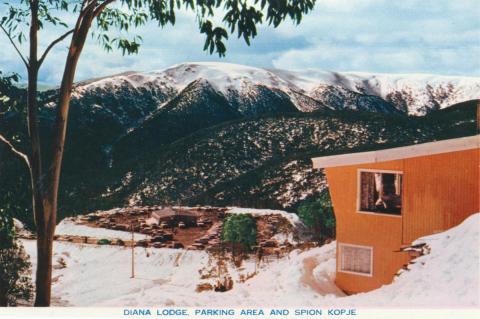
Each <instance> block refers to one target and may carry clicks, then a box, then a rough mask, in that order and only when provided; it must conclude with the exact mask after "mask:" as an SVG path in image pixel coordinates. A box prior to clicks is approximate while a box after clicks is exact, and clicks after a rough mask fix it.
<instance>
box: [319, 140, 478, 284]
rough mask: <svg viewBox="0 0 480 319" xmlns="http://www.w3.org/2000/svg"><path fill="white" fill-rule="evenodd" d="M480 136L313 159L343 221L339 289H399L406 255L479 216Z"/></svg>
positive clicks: (339, 240)
mask: <svg viewBox="0 0 480 319" xmlns="http://www.w3.org/2000/svg"><path fill="white" fill-rule="evenodd" d="M479 144H480V135H476V136H469V137H463V138H456V139H450V140H443V141H438V142H432V143H425V144H417V145H412V146H406V147H398V148H392V149H385V150H380V151H372V152H363V153H353V154H345V155H334V156H327V157H319V158H313V159H312V161H313V166H314V168H318V169H319V168H324V169H325V172H326V176H327V180H328V184H329V189H330V195H331V198H332V203H333V208H334V213H335V217H336V221H337V233H336V234H337V266H336V267H337V268H336V284H337V285H338V286H339V287H340V288H341V289H343V290H344V291H345V292H347V293H357V292H365V291H369V290H373V289H376V288H378V287H380V286H382V285H384V284H389V283H390V282H392V280H393V278H394V276H395V274H396V273H397V272H398V271H399V270H400V269H401V268H402V267H403V266H404V265H406V264H407V263H408V262H409V261H410V259H411V257H410V255H409V253H408V252H407V251H405V250H404V249H402V248H405V247H407V246H410V245H411V243H412V241H414V240H415V239H417V238H419V237H422V236H425V235H430V234H434V233H437V232H441V231H444V230H446V229H448V228H451V227H453V226H455V225H457V224H459V223H461V222H462V221H463V220H464V219H465V218H467V217H468V216H469V215H471V214H473V213H475V212H478V211H480V203H479V193H480V189H479V181H480V173H479V161H480V150H479Z"/></svg>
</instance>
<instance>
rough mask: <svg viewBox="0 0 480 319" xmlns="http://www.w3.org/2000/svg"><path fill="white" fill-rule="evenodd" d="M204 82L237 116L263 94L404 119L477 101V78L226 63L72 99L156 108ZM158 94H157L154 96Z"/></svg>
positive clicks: (121, 79) (90, 84)
mask: <svg viewBox="0 0 480 319" xmlns="http://www.w3.org/2000/svg"><path fill="white" fill-rule="evenodd" d="M198 80H205V81H207V82H208V83H209V84H210V85H212V87H213V88H214V89H216V90H217V91H218V92H219V93H221V94H222V95H224V96H225V97H226V98H227V100H228V101H229V102H230V103H231V104H232V105H234V106H237V109H239V110H240V111H242V110H243V112H242V113H249V112H253V113H255V112H254V111H252V110H251V109H249V108H248V106H249V105H250V106H251V107H254V106H255V104H256V103H255V102H258V101H259V100H262V98H263V95H264V94H265V91H273V92H274V93H276V94H278V95H285V96H286V97H288V98H289V99H290V100H291V102H293V104H294V105H295V106H296V107H297V109H298V110H300V111H303V112H308V111H312V110H316V109H319V108H322V107H327V108H331V109H345V108H347V109H358V110H370V111H384V112H392V108H391V106H394V107H395V108H396V109H397V110H400V111H402V112H404V113H408V114H410V115H424V114H426V113H427V112H428V111H429V110H431V109H439V108H445V107H447V106H449V105H452V104H455V103H459V102H463V101H467V100H473V99H478V98H479V97H480V93H479V92H480V78H478V77H461V76H439V75H431V74H369V73H361V72H344V73H339V72H329V71H320V70H304V71H286V70H279V69H263V68H255V67H250V66H244V65H237V64H229V63H210V62H198V63H183V64H178V65H174V66H172V67H170V68H167V69H165V70H160V71H153V72H148V73H139V72H128V73H123V74H119V75H115V76H112V77H105V78H101V79H96V80H90V81H85V82H80V83H78V84H77V86H76V89H75V93H74V96H76V97H77V98H80V97H81V96H83V95H85V94H88V93H89V92H91V91H96V92H98V91H102V90H106V91H109V92H117V91H122V90H127V91H130V92H132V93H135V91H143V93H149V92H150V93H151V94H153V95H162V97H163V98H160V99H158V105H157V106H158V107H161V106H162V103H163V102H165V100H168V98H173V96H175V95H176V94H178V93H180V92H181V91H182V90H184V89H185V88H187V87H188V86H189V85H190V84H191V83H192V82H195V81H198ZM159 92H161V93H162V94H159Z"/></svg>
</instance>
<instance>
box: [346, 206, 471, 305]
mask: <svg viewBox="0 0 480 319" xmlns="http://www.w3.org/2000/svg"><path fill="white" fill-rule="evenodd" d="M479 230H480V213H477V214H475V215H472V216H470V217H469V218H467V219H466V220H465V221H464V222H463V223H462V224H460V225H458V226H457V227H454V228H452V229H450V230H447V231H445V232H442V233H439V234H435V235H431V236H427V237H423V238H420V239H418V240H416V241H415V242H414V244H419V243H426V244H427V245H428V246H429V247H430V248H431V251H430V253H429V254H427V255H424V256H421V257H419V258H416V259H415V260H414V261H413V262H414V263H413V264H411V265H410V266H409V267H408V268H409V270H408V271H403V272H402V273H401V274H400V276H399V277H397V278H396V279H395V281H394V282H393V283H392V284H391V285H386V286H383V287H382V288H380V289H377V290H375V291H372V292H369V293H363V294H357V295H355V296H350V297H348V298H345V301H348V303H349V304H354V305H364V306H365V305H366V306H390V307H391V306H411V307H459V306H462V307H472V306H476V307H478V306H480V280H479V277H480V275H479V274H480V257H479V247H480V236H479ZM339 301H341V300H339Z"/></svg>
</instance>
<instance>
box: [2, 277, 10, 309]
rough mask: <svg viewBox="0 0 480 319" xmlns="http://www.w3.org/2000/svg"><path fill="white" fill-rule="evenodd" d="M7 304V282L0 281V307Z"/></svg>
mask: <svg viewBox="0 0 480 319" xmlns="http://www.w3.org/2000/svg"><path fill="white" fill-rule="evenodd" d="M6 306H8V305H7V283H6V282H1V281H0V307H6Z"/></svg>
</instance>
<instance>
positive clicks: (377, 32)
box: [0, 0, 480, 85]
mask: <svg viewBox="0 0 480 319" xmlns="http://www.w3.org/2000/svg"><path fill="white" fill-rule="evenodd" d="M2 5H3V4H0V12H1V6H2ZM60 31H61V30H60V29H58V28H52V27H49V28H47V29H46V30H43V31H42V33H41V34H40V37H41V38H40V39H41V43H42V44H43V45H45V44H46V43H47V41H48V40H52V39H54V38H55V37H56V35H57V34H60ZM132 34H138V35H141V36H142V37H143V44H142V47H141V48H140V52H139V54H137V55H133V56H122V54H121V53H120V52H114V53H107V52H105V51H103V50H102V49H101V48H100V47H99V46H98V45H97V44H96V43H95V41H94V40H93V39H91V38H89V40H88V42H87V45H86V47H85V49H84V52H83V55H82V57H81V59H80V62H79V66H78V69H77V74H76V80H77V81H78V80H84V79H88V78H94V77H100V76H107V75H112V74H116V73H120V72H124V71H130V70H134V71H147V72H148V71H154V70H161V69H164V68H167V67H169V66H171V65H173V64H177V63H182V62H194V61H218V62H230V63H238V64H246V65H250V66H256V67H266V68H279V69H289V70H299V69H308V68H314V69H322V70H330V71H339V72H341V71H357V72H358V71H360V72H371V73H432V74H444V75H463V76H480V0H454V1H453V0H317V4H316V6H315V9H314V11H313V12H311V13H310V14H309V15H308V16H306V17H305V18H304V19H303V21H302V23H301V24H300V25H298V26H297V25H294V24H293V23H291V22H290V21H285V22H284V23H283V24H282V25H281V26H280V27H278V28H276V29H274V28H273V27H269V26H267V25H265V26H262V27H260V28H259V35H258V36H257V37H256V38H255V39H254V40H253V41H252V43H251V45H250V46H248V45H246V44H245V43H244V42H243V40H238V39H236V37H235V36H231V38H230V40H229V41H228V44H227V55H226V57H225V58H219V57H218V56H216V55H212V56H211V55H208V54H207V53H205V52H204V51H203V44H204V37H203V35H201V34H200V33H199V32H198V27H197V23H196V21H195V17H194V16H193V15H192V14H191V13H180V14H178V16H177V23H176V25H175V26H174V27H171V26H169V27H165V28H163V29H162V28H159V27H158V26H157V25H155V24H149V25H147V26H144V27H141V28H140V29H137V30H135V31H133V32H132ZM67 44H68V41H65V42H64V43H62V44H61V45H59V46H57V47H56V48H55V49H54V50H52V52H51V54H50V56H49V57H48V58H47V60H46V61H45V64H44V66H43V67H42V69H41V70H40V75H39V79H40V82H41V83H43V84H47V85H58V83H59V81H60V78H61V74H62V70H63V67H64V61H65V55H66V47H67ZM22 50H23V51H24V52H26V50H27V48H26V47H23V48H22ZM0 69H1V70H3V71H4V72H5V71H6V72H17V73H19V74H20V75H21V76H22V77H23V78H24V79H25V70H24V66H23V65H22V63H21V61H20V60H19V58H18V56H17V55H16V53H15V51H14V50H13V49H12V48H11V47H10V46H9V44H8V41H7V39H6V38H5V36H3V35H1V34H0Z"/></svg>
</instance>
